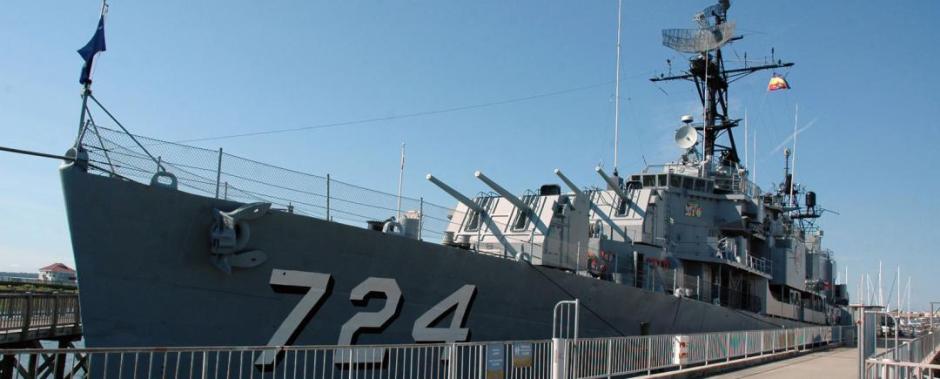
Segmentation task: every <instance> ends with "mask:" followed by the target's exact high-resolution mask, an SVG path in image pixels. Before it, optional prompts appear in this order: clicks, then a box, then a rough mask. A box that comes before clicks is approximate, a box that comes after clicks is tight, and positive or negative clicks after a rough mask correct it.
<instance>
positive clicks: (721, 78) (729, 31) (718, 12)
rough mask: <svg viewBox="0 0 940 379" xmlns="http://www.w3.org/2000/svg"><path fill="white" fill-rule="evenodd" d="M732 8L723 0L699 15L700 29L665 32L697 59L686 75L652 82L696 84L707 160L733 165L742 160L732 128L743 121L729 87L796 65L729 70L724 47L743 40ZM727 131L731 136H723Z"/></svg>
mask: <svg viewBox="0 0 940 379" xmlns="http://www.w3.org/2000/svg"><path fill="white" fill-rule="evenodd" d="M730 7H731V4H730V2H729V1H728V0H719V1H718V3H717V4H715V5H712V6H709V7H707V8H705V9H704V10H703V11H701V12H699V13H696V14H695V17H694V19H693V20H694V21H696V22H697V23H698V26H699V27H698V28H692V29H666V30H663V33H662V34H663V45H664V46H666V47H669V48H670V49H673V50H676V51H679V52H682V53H687V54H693V56H692V57H691V58H690V59H689V68H688V69H687V70H685V72H683V73H681V74H678V75H672V74H670V75H668V76H667V75H662V74H661V75H659V76H658V77H654V78H651V79H650V80H651V81H653V82H659V81H667V80H679V79H682V80H689V81H692V82H693V83H695V88H696V90H697V92H698V95H699V99H700V100H701V102H702V107H703V108H704V109H705V112H704V113H705V115H704V116H705V119H704V121H703V122H702V124H700V125H701V126H700V127H699V126H696V127H695V129H697V130H699V131H701V132H702V145H703V150H704V151H703V155H704V157H705V158H706V160H710V161H718V162H720V163H721V164H725V165H731V166H733V165H737V164H738V163H740V158H738V152H737V147H736V145H735V142H734V135H733V134H732V133H731V129H732V128H733V127H735V126H737V125H738V121H739V120H736V119H732V118H730V117H729V115H728V104H729V103H728V86H729V84H730V83H731V82H733V81H735V80H737V79H740V78H741V77H744V76H747V75H749V74H752V73H754V72H757V71H761V70H769V69H777V68H782V67H790V66H793V63H789V62H788V63H784V62H782V61H776V62H772V63H770V64H765V65H761V66H751V67H748V66H745V67H741V68H732V69H729V68H726V67H725V63H724V59H723V58H722V53H721V48H722V47H723V46H724V45H726V44H728V43H730V42H732V41H735V40H738V39H740V38H742V37H740V36H735V35H734V31H735V27H734V26H735V23H734V22H729V21H728V20H727V17H728V9H729V8H730ZM670 67H671V65H670ZM670 71H671V70H670ZM725 131H727V133H723V132H725ZM721 135H727V139H728V143H727V144H717V143H716V140H717V139H718V137H720V136H721ZM676 137H677V139H676V142H677V143H679V139H678V137H679V136H678V135H677V136H676ZM680 146H681V145H680ZM713 158H714V159H713Z"/></svg>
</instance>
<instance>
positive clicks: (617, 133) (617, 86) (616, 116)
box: [614, 0, 623, 175]
mask: <svg viewBox="0 0 940 379" xmlns="http://www.w3.org/2000/svg"><path fill="white" fill-rule="evenodd" d="M622 19H623V0H617V74H616V75H615V78H616V79H615V86H614V175H617V153H618V151H617V150H619V148H620V35H621V32H620V30H621V25H622Z"/></svg>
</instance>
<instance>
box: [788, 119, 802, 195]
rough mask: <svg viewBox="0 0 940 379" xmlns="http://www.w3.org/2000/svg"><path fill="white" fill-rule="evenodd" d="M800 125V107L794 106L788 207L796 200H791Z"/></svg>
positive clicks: (794, 180)
mask: <svg viewBox="0 0 940 379" xmlns="http://www.w3.org/2000/svg"><path fill="white" fill-rule="evenodd" d="M799 123H800V105H799V104H797V105H796V111H795V112H794V114H793V171H792V177H791V179H790V205H793V206H795V205H796V199H794V198H793V187H795V186H796V134H797V130H796V128H797V126H798V125H799Z"/></svg>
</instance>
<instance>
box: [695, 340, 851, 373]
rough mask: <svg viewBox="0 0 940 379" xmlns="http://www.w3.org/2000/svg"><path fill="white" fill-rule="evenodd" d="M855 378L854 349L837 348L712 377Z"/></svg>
mask: <svg viewBox="0 0 940 379" xmlns="http://www.w3.org/2000/svg"><path fill="white" fill-rule="evenodd" d="M822 377H825V378H857V377H858V350H856V349H855V348H837V349H832V350H826V351H821V352H818V353H812V354H807V355H802V356H799V357H795V358H790V359H785V360H781V361H776V362H770V363H767V364H763V365H760V366H754V367H749V368H746V369H742V370H738V371H733V372H729V373H726V374H722V375H718V376H713V378H798V379H809V378H822Z"/></svg>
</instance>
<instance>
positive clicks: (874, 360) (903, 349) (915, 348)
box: [864, 329, 940, 378]
mask: <svg viewBox="0 0 940 379" xmlns="http://www.w3.org/2000/svg"><path fill="white" fill-rule="evenodd" d="M937 332H938V330H937V329H935V330H934V331H931V332H929V333H927V334H925V335H923V336H920V337H918V338H916V339H913V340H910V341H907V342H904V343H903V344H900V345H899V346H895V347H893V348H891V349H888V350H885V351H883V352H881V353H878V354H875V355H872V356H871V357H869V358H868V359H866V360H865V375H864V376H865V378H934V377H937V376H940V365H936V364H931V363H932V361H933V359H934V358H935V357H936V355H937V353H938V351H940V335H938V333H937Z"/></svg>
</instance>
